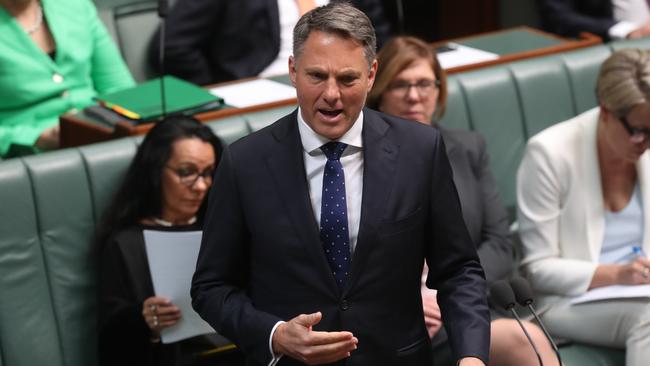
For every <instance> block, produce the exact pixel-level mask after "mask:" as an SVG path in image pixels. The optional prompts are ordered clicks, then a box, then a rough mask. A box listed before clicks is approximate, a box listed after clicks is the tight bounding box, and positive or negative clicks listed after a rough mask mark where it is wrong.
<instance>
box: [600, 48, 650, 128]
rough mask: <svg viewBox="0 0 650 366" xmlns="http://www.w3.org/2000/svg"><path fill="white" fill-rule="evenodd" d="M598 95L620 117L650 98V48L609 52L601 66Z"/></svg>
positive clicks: (603, 104) (602, 104)
mask: <svg viewBox="0 0 650 366" xmlns="http://www.w3.org/2000/svg"><path fill="white" fill-rule="evenodd" d="M596 95H597V96H598V101H599V103H600V105H601V106H603V107H605V109H607V110H608V111H609V112H611V113H612V114H614V115H615V116H616V117H618V118H620V117H624V116H626V115H627V114H628V113H630V111H631V110H632V109H633V108H634V107H636V106H637V105H639V104H643V103H647V102H648V101H650V51H647V50H641V49H624V50H620V51H618V52H614V53H613V54H612V55H611V56H609V58H607V60H605V62H603V65H602V66H601V68H600V73H599V74H598V80H597V82H596Z"/></svg>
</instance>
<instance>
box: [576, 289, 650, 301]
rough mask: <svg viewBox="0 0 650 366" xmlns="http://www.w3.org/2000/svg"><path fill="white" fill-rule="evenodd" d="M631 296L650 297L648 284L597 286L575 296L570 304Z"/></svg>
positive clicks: (630, 297)
mask: <svg viewBox="0 0 650 366" xmlns="http://www.w3.org/2000/svg"><path fill="white" fill-rule="evenodd" d="M633 298H650V285H636V286H625V285H615V286H605V287H598V288H595V289H593V290H589V291H587V292H586V293H584V294H583V295H580V296H576V297H575V298H573V299H572V300H571V304H573V305H575V304H582V303H585V302H592V301H602V300H614V299H633Z"/></svg>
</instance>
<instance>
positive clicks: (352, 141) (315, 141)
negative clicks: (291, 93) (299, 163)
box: [298, 107, 363, 155]
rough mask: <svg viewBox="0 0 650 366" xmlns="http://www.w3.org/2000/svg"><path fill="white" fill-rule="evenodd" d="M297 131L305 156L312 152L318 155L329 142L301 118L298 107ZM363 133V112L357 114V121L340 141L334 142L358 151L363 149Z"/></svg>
mask: <svg viewBox="0 0 650 366" xmlns="http://www.w3.org/2000/svg"><path fill="white" fill-rule="evenodd" d="M298 131H299V132H300V140H301V141H302V148H303V149H304V150H305V152H306V153H307V154H310V155H312V154H313V153H314V152H316V153H320V152H321V150H320V147H321V146H323V145H325V144H326V143H328V142H330V140H329V139H328V138H327V137H323V136H321V135H319V134H317V133H316V132H315V131H314V130H312V128H311V127H310V126H309V125H308V124H307V122H305V120H304V119H303V118H302V113H300V107H298ZM362 131H363V110H361V112H359V116H358V117H357V120H356V121H354V123H353V124H352V127H350V129H349V130H348V131H347V132H346V133H345V134H344V135H343V136H341V138H340V139H338V140H336V141H339V142H343V143H345V144H347V145H348V146H354V147H356V148H358V149H362V148H363V138H362V137H361V132H362Z"/></svg>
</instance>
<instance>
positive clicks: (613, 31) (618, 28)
mask: <svg viewBox="0 0 650 366" xmlns="http://www.w3.org/2000/svg"><path fill="white" fill-rule="evenodd" d="M637 28H639V26H638V25H637V24H635V23H632V22H628V21H622V22H618V23H616V24H614V26H612V27H611V28H609V30H608V31H607V33H608V34H609V36H610V37H611V38H612V39H625V38H627V35H628V34H630V33H631V32H633V31H635V30H636V29H637Z"/></svg>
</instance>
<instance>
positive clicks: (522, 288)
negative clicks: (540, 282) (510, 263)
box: [510, 277, 562, 365]
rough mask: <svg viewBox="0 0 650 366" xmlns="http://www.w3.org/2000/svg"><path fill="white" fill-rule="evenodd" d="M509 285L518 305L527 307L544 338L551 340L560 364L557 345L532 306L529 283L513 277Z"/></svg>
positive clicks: (521, 278) (560, 359)
mask: <svg viewBox="0 0 650 366" xmlns="http://www.w3.org/2000/svg"><path fill="white" fill-rule="evenodd" d="M510 286H511V287H512V290H513V292H514V293H515V298H516V299H517V302H518V303H519V305H521V306H525V307H528V309H529V310H530V312H531V313H533V316H534V317H535V320H537V324H539V326H540V328H542V331H543V332H544V335H545V336H546V339H548V341H549V342H551V346H552V347H553V351H555V356H556V357H557V362H558V364H559V365H562V357H560V350H558V348H557V345H556V344H555V342H554V341H553V338H552V337H551V335H550V334H549V333H548V331H547V330H546V327H545V326H544V323H542V320H541V319H540V318H539V316H538V315H537V312H536V311H535V308H534V307H533V291H532V290H531V289H530V285H529V284H528V281H526V279H525V278H523V277H515V278H513V279H512V280H510Z"/></svg>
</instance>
